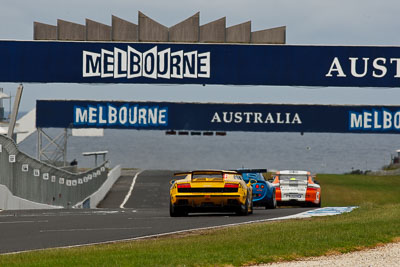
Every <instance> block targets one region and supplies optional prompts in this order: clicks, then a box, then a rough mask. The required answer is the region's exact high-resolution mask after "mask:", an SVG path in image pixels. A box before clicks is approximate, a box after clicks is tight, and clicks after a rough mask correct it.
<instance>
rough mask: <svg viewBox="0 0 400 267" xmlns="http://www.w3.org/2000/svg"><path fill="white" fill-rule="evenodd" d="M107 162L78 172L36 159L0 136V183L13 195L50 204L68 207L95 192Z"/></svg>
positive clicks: (106, 170)
mask: <svg viewBox="0 0 400 267" xmlns="http://www.w3.org/2000/svg"><path fill="white" fill-rule="evenodd" d="M107 167H108V162H103V163H102V164H101V165H100V166H98V167H96V168H94V169H91V170H88V171H85V172H81V173H71V172H68V171H66V170H62V169H60V168H57V167H54V166H52V165H49V164H47V163H45V162H41V161H39V160H36V159H34V158H32V157H30V156H28V155H27V154H25V153H23V152H21V151H19V150H18V147H17V146H16V144H15V143H14V141H13V140H12V139H10V138H8V137H6V136H4V135H0V185H4V186H6V187H7V188H8V189H9V190H10V192H11V193H12V194H13V195H14V196H17V197H20V198H23V199H26V200H29V201H33V202H37V203H42V204H48V205H54V206H63V207H65V208H68V207H72V206H74V205H75V204H76V203H78V202H81V201H82V200H84V199H85V198H87V197H88V196H89V195H91V194H93V193H94V192H95V191H97V190H98V189H99V188H100V186H101V185H102V184H103V182H104V181H105V180H106V179H107V174H108V169H107Z"/></svg>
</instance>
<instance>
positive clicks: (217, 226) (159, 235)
mask: <svg viewBox="0 0 400 267" xmlns="http://www.w3.org/2000/svg"><path fill="white" fill-rule="evenodd" d="M306 212H307V211H304V212H300V213H297V214H303V213H306ZM293 215H294V214H293ZM293 215H286V216H283V217H278V218H270V219H261V220H254V221H247V222H240V223H230V224H223V225H216V226H209V227H202V228H192V229H187V230H179V231H173V232H168V233H162V234H154V235H146V236H139V237H133V238H125V239H118V240H111V241H103V242H94V243H86V244H79V245H72V246H61V247H52V248H40V249H31V250H23V251H15V252H9V253H0V255H9V254H20V253H26V252H34V251H42V250H49V249H67V248H79V247H86V246H95V245H103V244H113V243H119V242H127V241H135V240H141V239H149V238H158V237H163V236H168V235H174V234H183V233H187V232H196V231H202V230H212V229H219V228H226V227H233V226H237V225H246V224H252V223H259V222H268V221H271V222H273V221H278V220H286V219H300V220H301V219H306V218H291V216H293Z"/></svg>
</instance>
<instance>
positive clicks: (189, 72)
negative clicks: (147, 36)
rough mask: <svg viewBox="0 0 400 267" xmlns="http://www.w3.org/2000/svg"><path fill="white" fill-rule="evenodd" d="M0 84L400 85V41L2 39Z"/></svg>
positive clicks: (0, 48) (0, 46) (0, 45)
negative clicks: (337, 43) (312, 43)
mask: <svg viewBox="0 0 400 267" xmlns="http://www.w3.org/2000/svg"><path fill="white" fill-rule="evenodd" d="M0 62H1V64H0V82H22V83H28V82H41V83H149V84H150V83H155V84H226V85H292V86H350V87H353V86H356V87H398V86H399V85H400V47H383V46H310V45H308V46H306V45H251V44H175V43H116V42H104V43H101V42H65V41H45V42H44V41H0Z"/></svg>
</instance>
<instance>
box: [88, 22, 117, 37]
mask: <svg viewBox="0 0 400 267" xmlns="http://www.w3.org/2000/svg"><path fill="white" fill-rule="evenodd" d="M86 41H111V26H108V25H105V24H102V23H99V22H97V21H93V20H90V19H86Z"/></svg>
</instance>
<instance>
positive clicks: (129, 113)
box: [36, 100, 400, 133]
mask: <svg viewBox="0 0 400 267" xmlns="http://www.w3.org/2000/svg"><path fill="white" fill-rule="evenodd" d="M36 126H37V127H39V128H70V127H71V128H113V129H136V130H192V131H252V132H331V133H400V106H347V105H345V106H344V105H342V106H338V105H280V104H222V103H172V102H122V101H79V100H70V101H61V100H38V101H37V102H36Z"/></svg>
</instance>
